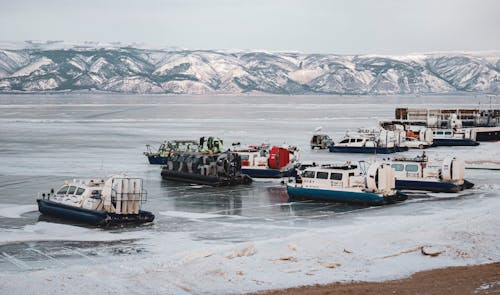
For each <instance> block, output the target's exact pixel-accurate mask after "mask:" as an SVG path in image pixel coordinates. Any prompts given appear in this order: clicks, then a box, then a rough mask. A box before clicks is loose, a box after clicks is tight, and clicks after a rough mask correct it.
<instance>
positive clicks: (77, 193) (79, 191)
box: [75, 187, 85, 196]
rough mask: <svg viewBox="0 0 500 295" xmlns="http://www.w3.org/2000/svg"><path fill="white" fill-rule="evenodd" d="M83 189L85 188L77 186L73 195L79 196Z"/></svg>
mask: <svg viewBox="0 0 500 295" xmlns="http://www.w3.org/2000/svg"><path fill="white" fill-rule="evenodd" d="M84 191H85V189H84V188H81V187H79V188H78V189H77V190H76V193H75V195H77V196H80V195H81V194H83V192H84Z"/></svg>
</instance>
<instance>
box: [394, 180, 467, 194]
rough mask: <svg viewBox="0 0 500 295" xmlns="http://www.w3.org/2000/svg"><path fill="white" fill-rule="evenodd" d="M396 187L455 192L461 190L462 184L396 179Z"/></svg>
mask: <svg viewBox="0 0 500 295" xmlns="http://www.w3.org/2000/svg"><path fill="white" fill-rule="evenodd" d="M396 188H397V189H406V190H421V191H431V192H436V193H456V192H459V191H461V190H462V186H460V185H457V184H455V183H453V182H441V181H420V180H406V179H405V180H401V179H396Z"/></svg>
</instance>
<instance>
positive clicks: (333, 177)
mask: <svg viewBox="0 0 500 295" xmlns="http://www.w3.org/2000/svg"><path fill="white" fill-rule="evenodd" d="M352 175H353V176H354V173H353V174H352ZM330 179H331V180H342V173H332V174H331V175H330Z"/></svg>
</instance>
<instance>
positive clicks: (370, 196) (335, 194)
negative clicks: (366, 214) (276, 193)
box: [287, 186, 386, 205]
mask: <svg viewBox="0 0 500 295" xmlns="http://www.w3.org/2000/svg"><path fill="white" fill-rule="evenodd" d="M287 193H288V196H289V197H290V198H292V199H294V198H296V199H297V198H302V199H309V200H318V201H329V202H338V203H358V204H367V205H382V204H385V203H386V200H385V199H384V198H383V197H381V196H379V195H377V194H374V193H369V192H347V191H338V190H322V189H312V188H298V187H292V186H287Z"/></svg>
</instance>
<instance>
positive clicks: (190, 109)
mask: <svg viewBox="0 0 500 295" xmlns="http://www.w3.org/2000/svg"><path fill="white" fill-rule="evenodd" d="M479 103H481V106H482V107H489V99H488V98H486V97H482V96H450V97H441V96H439V97H438V96H432V97H402V98H397V97H389V98H387V97H345V96H344V97H332V96H319V97H314V96H304V97H298V96H293V97H285V96H262V97H255V96H246V97H245V96H240V97H229V96H227V97H225V96H219V97H205V96H199V97H198V96H195V97H193V96H191V97H190V96H128V95H88V94H64V95H41V96H38V95H0V290H1V291H0V293H3V292H5V290H10V292H8V293H14V294H17V293H23V294H26V293H37V294H54V293H67V292H68V290H71V292H72V293H74V294H80V293H81V294H84V293H85V294H86V293H88V291H89V288H90V290H94V289H95V290H97V289H99V290H102V289H103V288H104V290H106V293H113V292H121V291H127V293H130V292H132V293H134V292H135V293H139V294H145V293H153V294H155V293H161V294H164V293H217V294H219V293H235V292H236V293H238V292H246V291H257V290H262V289H269V288H283V287H288V286H295V285H301V284H313V283H326V282H332V281H338V280H380V279H387V278H394V277H400V276H404V275H408V274H410V273H412V272H415V271H418V270H422V269H428V268H433V267H439V266H448V265H464V264H473V263H485V262H493V261H499V259H500V251H499V249H498V245H499V244H500V239H499V238H498V234H499V233H500V222H499V221H500V220H499V217H498V216H499V214H498V212H500V211H499V209H500V199H499V197H500V171H486V170H466V178H467V179H468V180H470V181H472V182H473V183H475V184H476V186H475V188H474V189H472V190H469V191H464V192H462V193H459V194H416V195H414V196H413V197H411V198H410V200H408V201H407V202H404V203H401V204H398V205H391V206H385V207H377V208H363V207H356V206H349V205H340V204H327V203H306V202H304V203H289V202H288V199H287V195H286V190H285V188H284V187H283V186H282V185H280V183H279V182H277V181H274V182H266V181H258V182H254V183H253V184H251V185H248V186H237V187H230V188H211V187H207V186H194V185H186V184H180V183H175V182H167V181H162V180H161V177H160V170H161V167H160V166H152V165H149V164H147V159H146V158H145V157H144V156H143V154H142V152H144V151H145V145H146V144H152V145H154V146H158V143H159V142H160V141H162V140H165V139H197V138H199V137H200V136H207V135H214V136H219V137H221V138H222V139H224V144H225V146H226V147H228V146H230V144H231V143H232V142H241V143H246V144H260V143H262V142H269V143H271V144H283V143H287V144H293V145H297V146H298V147H299V148H300V149H301V159H302V160H303V161H316V162H332V161H335V162H343V161H346V160H351V161H355V160H362V159H371V158H373V156H369V155H352V154H351V155H350V154H333V153H329V152H327V151H317V150H314V151H312V150H310V148H309V139H310V136H311V134H312V133H313V131H314V129H315V128H316V127H318V126H322V127H323V131H324V132H326V133H328V134H330V136H332V137H333V138H334V140H336V139H338V138H339V137H340V136H342V135H343V134H344V133H345V131H346V130H356V129H357V128H359V127H372V126H375V125H376V123H377V121H378V120H383V119H392V118H393V117H394V109H395V108H396V107H403V106H407V107H429V108H450V107H451V108H455V107H456V108H462V107H463V108H465V107H468V108H475V107H478V104H479ZM486 104H488V105H487V106H486ZM492 107H494V108H500V105H499V104H495V105H493V106H492ZM415 153H416V152H407V154H408V155H410V154H415ZM427 154H428V155H429V156H430V157H431V158H443V157H444V156H446V155H449V154H455V155H459V156H460V157H462V158H464V159H465V160H481V161H485V162H495V161H498V159H499V158H500V142H496V143H481V145H480V146H478V147H454V148H447V147H440V148H435V149H431V150H428V151H427ZM116 172H127V173H128V174H129V175H131V176H135V177H141V178H143V179H144V181H145V186H146V189H147V190H148V202H147V203H146V204H145V205H144V209H145V210H150V211H153V213H154V214H155V215H156V220H155V222H154V224H152V225H147V226H143V227H138V228H112V229H93V228H86V227H81V226H75V225H72V224H68V223H66V224H61V223H54V222H50V221H47V220H44V219H42V218H40V216H39V213H38V211H37V208H36V202H35V199H36V196H37V193H38V192H47V191H48V190H50V188H58V187H59V186H60V185H62V183H63V181H64V180H67V179H73V178H86V177H95V176H105V175H109V174H113V173H116ZM421 246H428V247H435V248H439V249H445V251H444V254H443V255H440V256H439V257H435V258H432V259H431V258H429V257H424V256H422V255H421V254H419V252H416V251H410V250H412V249H414V248H418V247H421ZM344 249H348V250H347V251H344ZM404 251H408V252H405V253H399V252H404ZM348 252H352V253H348ZM398 253H399V254H398ZM240 254H241V255H240ZM240 256H241V257H240ZM337 264H338V265H337ZM28 277H29V279H28ZM20 281H21V282H22V284H20V283H19V282H20ZM136 286H140V287H137V288H139V289H134V288H136ZM73 288H76V289H75V290H74V289H73ZM131 290H133V291H131Z"/></svg>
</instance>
